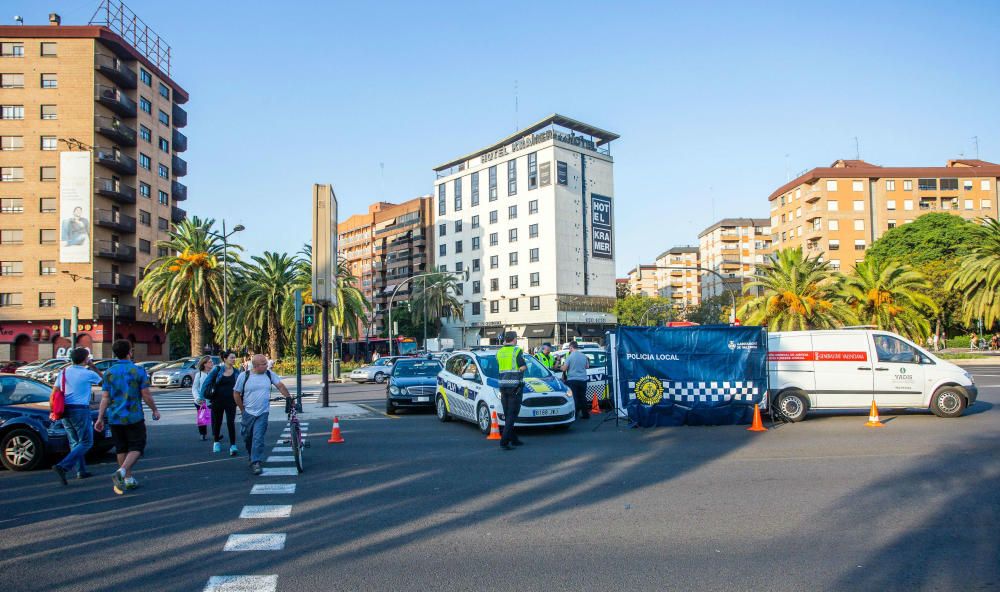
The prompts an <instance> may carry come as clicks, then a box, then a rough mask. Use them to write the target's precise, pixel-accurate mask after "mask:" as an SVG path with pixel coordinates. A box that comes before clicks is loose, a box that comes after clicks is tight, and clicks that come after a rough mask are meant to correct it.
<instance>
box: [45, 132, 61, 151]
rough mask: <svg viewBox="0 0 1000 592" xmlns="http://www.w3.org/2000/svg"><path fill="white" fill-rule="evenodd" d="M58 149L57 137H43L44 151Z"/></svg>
mask: <svg viewBox="0 0 1000 592" xmlns="http://www.w3.org/2000/svg"><path fill="white" fill-rule="evenodd" d="M57 148H58V144H57V140H56V137H55V136H42V150H47V151H50V150H56V149H57Z"/></svg>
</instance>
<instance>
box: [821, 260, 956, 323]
mask: <svg viewBox="0 0 1000 592" xmlns="http://www.w3.org/2000/svg"><path fill="white" fill-rule="evenodd" d="M928 288H930V283H929V282H928V281H927V278H926V277H924V275H923V274H921V273H920V272H919V271H914V270H913V268H911V267H910V266H908V265H903V264H901V263H899V262H897V261H886V260H884V259H877V258H873V257H866V258H865V260H864V261H862V262H861V263H858V264H857V265H856V266H855V267H854V271H853V272H851V274H850V275H849V276H847V278H845V280H844V282H843V283H842V284H841V294H842V295H843V297H844V300H845V301H846V302H847V304H848V305H849V306H851V307H852V308H853V309H854V312H855V314H856V316H857V318H858V320H859V321H860V322H861V323H863V324H868V325H875V326H877V327H878V328H879V329H883V330H886V331H892V332H894V333H899V334H901V335H905V336H907V337H909V338H910V339H913V340H915V341H917V342H918V343H919V342H921V341H923V340H924V339H925V338H926V337H927V336H928V335H930V333H931V325H930V323H929V322H928V317H927V316H926V315H925V314H924V313H927V314H928V315H930V316H931V318H933V317H934V315H936V314H937V312H938V307H937V304H936V303H935V302H934V301H933V300H932V299H931V298H930V297H929V296H928V295H927V294H926V293H925V292H924V290H927V289H928Z"/></svg>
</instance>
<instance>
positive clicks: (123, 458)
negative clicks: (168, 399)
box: [94, 339, 160, 495]
mask: <svg viewBox="0 0 1000 592" xmlns="http://www.w3.org/2000/svg"><path fill="white" fill-rule="evenodd" d="M111 351H112V352H113V353H114V354H115V358H117V360H116V361H115V363H114V364H112V365H111V367H110V368H108V369H107V371H105V372H104V378H103V381H102V384H103V390H104V393H103V394H102V396H101V407H100V409H99V410H98V411H97V422H96V423H95V424H94V429H96V430H103V429H104V422H105V415H106V416H107V423H108V425H109V426H110V427H111V437H112V439H113V440H114V443H115V452H117V454H118V465H119V467H118V470H117V471H115V472H114V473H112V474H111V482H112V484H113V485H114V490H115V493H117V494H118V495H121V494H123V493H125V491H126V490H131V489H135V488H136V487H139V482H138V481H136V479H135V477H134V476H133V475H132V469H133V468H134V467H135V464H136V463H137V462H139V457H141V456H142V453H143V452H144V451H145V450H146V416H145V414H144V413H143V411H142V404H143V403H145V404H146V406H147V407H149V408H150V409H151V410H152V411H153V420H159V419H160V412H159V410H157V408H156V402H155V401H153V395H151V394H150V392H149V376H148V375H147V374H146V370H145V369H143V368H140V367H139V366H136V365H135V364H134V363H132V344H131V343H129V342H128V341H126V340H124V339H119V340H118V341H115V342H114V343H113V344H111Z"/></svg>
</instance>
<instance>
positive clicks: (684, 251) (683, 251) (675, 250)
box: [656, 245, 698, 259]
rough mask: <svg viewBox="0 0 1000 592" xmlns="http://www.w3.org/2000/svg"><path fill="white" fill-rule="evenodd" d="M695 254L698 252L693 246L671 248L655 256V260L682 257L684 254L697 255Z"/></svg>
mask: <svg viewBox="0 0 1000 592" xmlns="http://www.w3.org/2000/svg"><path fill="white" fill-rule="evenodd" d="M697 252H698V247H693V246H690V245H688V246H683V247H673V248H670V249H667V250H666V251H663V252H662V253H660V254H659V255H657V256H656V258H657V259H663V258H664V257H666V256H667V255H684V254H687V253H697Z"/></svg>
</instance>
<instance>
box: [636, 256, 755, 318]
mask: <svg viewBox="0 0 1000 592" xmlns="http://www.w3.org/2000/svg"><path fill="white" fill-rule="evenodd" d="M647 269H648V268H647ZM653 269H681V270H683V269H693V270H695V271H704V272H708V273H710V274H712V275H714V276H716V277H718V278H719V280H720V281H721V282H722V286H723V289H725V286H726V277H725V276H724V275H722V274H721V273H719V272H717V271H715V270H714V269H708V268H707V267H701V266H698V265H695V266H690V267H685V266H683V265H657V266H655V267H653ZM639 277H640V279H641V277H642V269H641V268H640V269H639ZM742 285H743V281H742V280H741V281H740V286H742ZM728 292H729V296H730V298H732V300H733V308H732V310H731V311H730V313H729V322H730V324H732V323H735V322H736V292H735V291H734V290H733V289H731V288H730V289H729V290H728ZM647 312H648V311H647Z"/></svg>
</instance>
